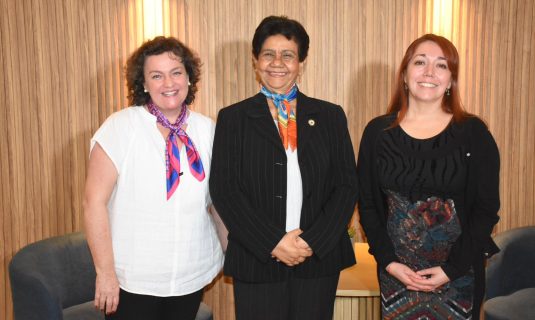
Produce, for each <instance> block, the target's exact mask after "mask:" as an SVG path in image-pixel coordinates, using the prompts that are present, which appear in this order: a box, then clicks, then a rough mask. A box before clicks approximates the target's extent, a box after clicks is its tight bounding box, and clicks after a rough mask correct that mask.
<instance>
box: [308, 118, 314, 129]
mask: <svg viewBox="0 0 535 320" xmlns="http://www.w3.org/2000/svg"><path fill="white" fill-rule="evenodd" d="M308 125H309V126H311V127H313V126H315V125H316V121H314V119H308Z"/></svg>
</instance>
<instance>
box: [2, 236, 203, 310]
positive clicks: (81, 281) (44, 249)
mask: <svg viewBox="0 0 535 320" xmlns="http://www.w3.org/2000/svg"><path fill="white" fill-rule="evenodd" d="M95 277H96V273H95V267H94V265H93V259H92V257H91V253H90V251H89V247H88V245H87V241H86V239H85V235H84V234H83V233H81V232H77V233H71V234H66V235H63V236H58V237H53V238H49V239H45V240H41V241H37V242H35V243H32V244H29V245H27V246H26V247H24V248H22V249H21V250H20V251H19V252H17V254H15V256H14V257H13V259H12V260H11V262H10V264H9V278H10V281H11V292H12V297H13V311H14V315H15V319H16V320H62V319H65V320H86V319H87V320H103V319H104V315H103V313H101V312H99V311H97V310H95V308H94V306H93V298H94V296H95ZM211 319H213V317H212V312H211V310H210V308H209V307H208V306H207V305H205V304H204V303H201V305H200V307H199V311H198V313H197V317H196V320H211Z"/></svg>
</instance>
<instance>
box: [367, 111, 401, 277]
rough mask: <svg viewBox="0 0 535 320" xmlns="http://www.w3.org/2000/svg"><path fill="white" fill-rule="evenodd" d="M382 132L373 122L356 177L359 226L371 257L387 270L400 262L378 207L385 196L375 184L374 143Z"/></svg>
mask: <svg viewBox="0 0 535 320" xmlns="http://www.w3.org/2000/svg"><path fill="white" fill-rule="evenodd" d="M382 129H383V128H382V127H381V126H378V123H377V121H372V122H371V123H369V124H368V125H367V126H366V129H364V133H363V135H362V140H361V142H360V148H359V156H358V161H357V174H358V178H359V189H360V198H359V216H360V223H361V225H362V227H363V228H364V232H365V233H366V238H367V239H368V244H369V245H370V253H371V254H372V255H373V256H374V257H375V260H376V261H377V263H378V265H379V267H381V268H386V266H387V265H388V264H389V263H391V262H394V261H397V260H398V259H397V257H396V254H395V252H394V245H393V244H392V241H391V239H390V237H389V236H388V233H387V230H386V225H385V217H384V215H385V213H384V212H383V210H384V206H383V207H379V204H380V201H382V195H381V190H380V188H379V186H378V183H377V182H376V181H377V179H378V177H376V176H375V175H376V172H377V171H376V167H375V163H374V162H375V161H374V153H375V140H376V139H377V135H378V134H379V132H380V130H382Z"/></svg>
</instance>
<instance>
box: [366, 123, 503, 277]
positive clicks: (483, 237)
mask: <svg viewBox="0 0 535 320" xmlns="http://www.w3.org/2000/svg"><path fill="white" fill-rule="evenodd" d="M394 120H395V115H392V114H390V115H383V116H380V117H377V118H375V119H373V120H372V121H370V122H369V123H368V125H367V126H366V128H365V130H364V133H363V136H362V140H361V143H360V149H359V157H358V165H357V168H358V169H357V170H358V177H359V183H360V200H359V215H360V222H361V224H362V227H363V228H364V231H365V233H366V236H367V239H368V243H369V245H370V253H371V254H372V255H373V256H374V257H375V259H376V261H377V263H378V267H379V268H386V266H387V265H388V264H389V263H391V262H394V261H398V258H397V257H396V254H395V252H394V246H393V244H392V241H391V240H390V238H389V236H388V234H387V230H386V220H387V205H386V201H385V198H384V195H383V192H382V191H381V188H380V185H379V182H378V179H379V177H378V173H377V165H375V163H376V162H377V159H376V156H377V147H378V141H379V139H378V138H379V137H380V135H381V134H382V132H383V131H385V130H388V128H389V126H390V125H391V124H392V123H393V121H394ZM458 125H460V126H461V127H464V128H463V130H462V132H463V134H464V135H465V136H464V137H463V139H462V141H464V143H465V144H466V145H465V147H466V150H468V153H467V157H468V159H469V161H468V176H467V183H466V189H465V192H464V203H465V206H464V208H465V210H463V211H464V212H459V218H460V221H461V228H462V233H461V236H460V237H459V238H458V239H457V241H456V242H455V243H454V244H453V247H452V249H451V251H450V254H449V257H448V260H447V262H446V263H445V264H444V265H442V266H441V267H442V269H443V270H444V272H445V273H446V275H447V276H448V277H449V278H450V280H454V279H456V278H458V277H461V276H462V275H464V274H466V272H467V271H468V270H469V269H470V267H474V270H480V269H481V268H480V266H475V264H476V263H480V262H481V261H484V257H489V256H490V255H492V254H494V253H496V252H498V251H499V249H498V247H497V246H496V244H495V243H494V241H493V240H492V238H491V233H492V229H493V228H494V225H495V224H496V223H497V222H498V220H499V217H498V209H499V207H500V200H499V170H500V159H499V153H498V148H497V146H496V143H495V141H494V139H493V138H492V135H491V134H490V132H489V131H488V129H487V126H486V125H485V124H484V123H483V122H482V121H481V120H480V119H478V118H477V117H469V118H468V119H466V120H465V121H463V122H461V123H459V124H458Z"/></svg>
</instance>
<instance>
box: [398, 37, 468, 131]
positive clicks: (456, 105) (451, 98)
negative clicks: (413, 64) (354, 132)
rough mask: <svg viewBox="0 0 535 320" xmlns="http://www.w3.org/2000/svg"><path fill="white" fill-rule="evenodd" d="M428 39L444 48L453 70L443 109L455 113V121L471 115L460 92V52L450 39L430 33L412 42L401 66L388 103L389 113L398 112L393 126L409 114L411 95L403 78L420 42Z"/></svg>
mask: <svg viewBox="0 0 535 320" xmlns="http://www.w3.org/2000/svg"><path fill="white" fill-rule="evenodd" d="M426 41H431V42H434V43H436V44H437V45H438V46H439V47H440V49H442V52H443V53H444V57H445V58H446V61H447V63H448V68H449V70H450V71H451V87H450V94H449V95H446V94H445V95H444V96H443V97H442V110H444V111H445V112H447V113H451V114H453V119H452V120H453V121H454V122H461V121H462V120H464V119H466V118H468V117H470V116H471V115H470V114H469V113H467V112H466V111H465V110H464V108H463V105H462V102H461V97H460V94H459V86H458V83H457V80H458V77H459V53H458V52H457V49H456V48H455V46H454V45H453V43H451V41H449V40H448V39H446V38H444V37H441V36H438V35H436V34H432V33H428V34H425V35H423V36H421V37H420V38H418V39H416V40H414V41H413V42H412V43H411V45H410V46H409V47H408V48H407V51H406V52H405V56H404V57H403V60H402V61H401V64H400V66H399V69H398V73H397V76H396V84H395V88H394V93H393V95H392V98H391V99H390V103H389V105H388V113H389V114H392V113H397V118H396V121H394V123H393V124H392V127H395V126H397V125H399V123H400V122H401V120H403V118H404V117H405V115H406V114H407V109H408V107H409V96H408V90H405V81H404V79H403V78H404V75H405V72H406V71H407V66H408V65H409V62H410V61H411V59H412V57H413V56H414V53H415V51H416V49H417V48H418V46H419V45H420V44H422V43H423V42H426Z"/></svg>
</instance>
